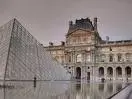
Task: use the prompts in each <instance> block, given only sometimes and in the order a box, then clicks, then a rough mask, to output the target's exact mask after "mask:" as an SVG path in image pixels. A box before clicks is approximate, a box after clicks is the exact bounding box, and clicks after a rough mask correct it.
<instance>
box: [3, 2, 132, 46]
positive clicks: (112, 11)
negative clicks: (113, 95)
mask: <svg viewBox="0 0 132 99" xmlns="http://www.w3.org/2000/svg"><path fill="white" fill-rule="evenodd" d="M86 17H89V18H90V19H91V20H93V18H94V17H98V30H99V33H100V35H101V37H102V38H103V39H105V37H106V36H109V37H110V40H121V39H132V0H0V26H1V25H3V24H4V23H6V22H8V21H9V20H11V19H12V18H17V19H18V20H19V21H20V22H21V23H22V25H23V26H24V27H26V28H27V30H28V31H29V32H30V33H31V34H32V35H33V36H35V37H36V38H37V40H38V41H40V42H41V43H43V44H44V45H48V43H49V42H50V41H52V42H55V43H60V41H62V40H65V34H66V33H67V31H68V24H69V23H68V22H69V21H70V20H73V21H74V20H76V19H80V18H86Z"/></svg>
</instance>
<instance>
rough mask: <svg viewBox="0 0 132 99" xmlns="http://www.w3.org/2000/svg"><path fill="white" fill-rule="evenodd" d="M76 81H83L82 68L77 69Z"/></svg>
mask: <svg viewBox="0 0 132 99" xmlns="http://www.w3.org/2000/svg"><path fill="white" fill-rule="evenodd" d="M76 79H81V68H80V67H77V68H76Z"/></svg>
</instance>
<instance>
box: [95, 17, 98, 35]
mask: <svg viewBox="0 0 132 99" xmlns="http://www.w3.org/2000/svg"><path fill="white" fill-rule="evenodd" d="M94 31H96V32H97V31H98V30H97V17H95V18H94Z"/></svg>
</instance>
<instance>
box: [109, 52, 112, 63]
mask: <svg viewBox="0 0 132 99" xmlns="http://www.w3.org/2000/svg"><path fill="white" fill-rule="evenodd" d="M109 62H113V54H110V55H109Z"/></svg>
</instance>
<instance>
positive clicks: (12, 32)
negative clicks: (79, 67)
mask: <svg viewBox="0 0 132 99" xmlns="http://www.w3.org/2000/svg"><path fill="white" fill-rule="evenodd" d="M3 28H4V29H3ZM0 36H1V38H0V39H2V40H1V41H0V57H2V58H0V67H1V68H0V78H1V79H4V80H33V78H34V77H36V78H37V80H69V79H70V75H69V74H68V73H67V72H66V70H65V69H64V68H63V66H61V65H60V64H59V63H58V62H57V61H56V60H54V59H53V58H52V57H51V55H50V54H49V53H48V52H47V51H46V50H45V49H44V47H43V45H42V44H40V43H39V42H38V41H37V40H36V39H35V38H34V37H33V36H32V35H31V34H30V33H29V32H28V31H27V30H26V29H25V28H24V27H23V26H22V25H21V24H20V23H19V22H18V21H17V20H16V19H13V20H11V21H10V22H8V23H7V24H5V25H4V26H2V27H1V28H0Z"/></svg>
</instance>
